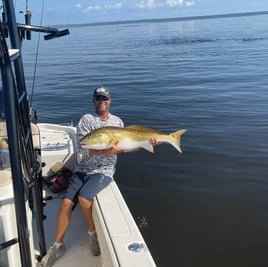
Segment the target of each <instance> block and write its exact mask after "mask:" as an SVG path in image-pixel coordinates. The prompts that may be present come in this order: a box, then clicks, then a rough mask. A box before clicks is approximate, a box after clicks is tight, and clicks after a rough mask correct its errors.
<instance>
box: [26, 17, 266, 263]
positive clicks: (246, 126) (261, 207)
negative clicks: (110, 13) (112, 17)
mask: <svg viewBox="0 0 268 267" xmlns="http://www.w3.org/2000/svg"><path fill="white" fill-rule="evenodd" d="M267 23H268V16H255V17H254V16H253V17H252V16H251V17H238V18H219V19H208V20H192V21H173V22H168V21H162V22H158V23H155V22H154V23H153V22H147V23H146V22H143V23H134V24H133V23H131V24H118V25H102V26H87V27H72V28H70V32H71V34H70V35H69V36H66V37H63V38H60V39H57V40H51V41H41V43H40V51H39V57H38V66H37V77H36V81H35V89H34V96H33V107H34V108H38V110H39V112H40V122H57V123H59V122H71V121H73V122H74V124H76V123H77V121H78V120H79V118H80V116H81V115H82V114H84V113H86V112H94V110H93V109H92V104H91V91H92V89H93V88H94V87H95V86H97V85H99V84H102V85H106V86H108V87H109V88H110V89H111V92H112V97H113V103H112V107H111V111H112V112H113V113H115V114H117V115H119V116H120V117H121V118H122V119H123V120H124V122H125V124H126V125H130V124H141V125H144V126H147V127H152V128H156V129H158V130H161V131H163V132H166V133H168V132H172V131H175V130H177V129H180V128H186V129H187V130H188V131H187V133H186V134H185V135H184V136H183V137H182V143H181V145H182V149H183V152H184V153H183V154H178V153H177V151H175V149H174V148H172V147H171V146H170V145H166V144H162V145H161V146H159V147H157V148H156V149H155V153H154V154H150V153H149V152H147V151H139V152H137V153H128V154H124V155H120V157H119V161H118V166H117V173H116V180H117V181H118V184H119V186H120V188H121V190H122V192H123V194H124V196H125V199H126V201H127V203H128V205H129V208H130V210H131V212H132V213H133V216H134V218H135V220H136V222H137V224H138V225H139V227H140V229H141V231H142V233H143V235H144V237H145V240H146V242H147V245H148V246H149V248H150V250H151V252H152V255H153V257H154V259H155V261H156V263H157V266H161V267H169V266H181V267H192V266H197V267H209V266H213V267H214V266H217V267H221V266H222V267H226V266H228V267H246V266H248V267H262V266H263V267H266V266H268V253H267V251H268V207H267V203H268V180H267V173H268V155H267V153H268V142H267V138H268V117H267V114H268V104H267V103H268V92H267V84H268V78H267V73H268V33H267ZM24 48H25V50H24V60H25V62H26V66H25V70H26V73H27V83H28V84H29V86H30V87H31V83H32V76H33V66H34V59H35V51H32V49H34V50H35V49H36V48H35V46H34V45H33V43H27V42H25V44H24ZM29 91H30V90H29ZM29 94H30V95H31V93H29Z"/></svg>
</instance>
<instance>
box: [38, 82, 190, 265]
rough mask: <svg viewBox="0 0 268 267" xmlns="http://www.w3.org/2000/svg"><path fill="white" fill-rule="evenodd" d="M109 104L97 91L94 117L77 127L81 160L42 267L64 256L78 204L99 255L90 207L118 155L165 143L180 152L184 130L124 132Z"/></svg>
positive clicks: (84, 118) (103, 91)
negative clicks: (171, 131)
mask: <svg viewBox="0 0 268 267" xmlns="http://www.w3.org/2000/svg"><path fill="white" fill-rule="evenodd" d="M111 102H112V100H111V97H110V92H109V90H108V88H106V87H98V88H96V89H95V90H94V93H93V103H94V105H95V110H96V115H91V114H85V115H83V116H82V118H81V119H80V121H79V123H78V126H77V135H78V138H79V140H80V144H81V148H80V152H81V153H82V160H81V162H80V163H79V165H78V166H77V168H76V170H75V173H74V175H73V176H72V177H71V179H70V183H69V186H68V189H67V191H66V193H65V196H64V199H63V201H62V204H61V207H60V209H59V215H58V228H57V233H56V239H55V243H54V244H53V246H52V247H50V248H49V250H48V252H47V254H46V255H45V256H44V257H43V259H42V261H41V266H43V267H50V266H52V265H53V264H54V263H55V261H56V260H57V259H58V258H59V257H60V256H62V255H63V254H64V253H65V246H64V243H63V239H64V234H65V232H66V230H67V227H68V225H69V222H70V219H71V213H72V208H73V206H74V205H75V203H76V202H77V201H78V202H79V204H80V206H81V208H82V211H83V214H84V216H85V218H86V221H87V223H88V235H89V241H90V249H91V252H92V254H93V255H94V256H98V255H99V254H100V248H99V244H98V239H97V234H96V231H95V225H94V221H93V217H92V203H93V198H94V196H96V195H97V194H98V193H99V192H100V191H101V190H102V189H104V188H105V187H106V186H108V185H109V183H110V182H111V181H112V179H113V175H114V172H115V165H116V161H117V154H118V153H121V152H125V151H134V150H138V149H140V148H144V149H146V150H148V151H150V152H153V147H154V146H155V145H156V144H160V143H161V142H168V143H170V144H172V145H173V146H174V147H175V148H176V149H177V150H178V151H180V152H181V150H180V136H181V135H182V134H183V133H184V132H185V130H180V131H177V132H175V133H172V134H170V135H165V134H163V133H161V132H159V131H156V130H152V129H148V128H145V127H141V126H137V125H133V126H129V127H126V128H124V124H123V122H122V120H121V119H120V118H119V117H117V116H115V115H113V114H111V113H110V112H109V107H110V104H111Z"/></svg>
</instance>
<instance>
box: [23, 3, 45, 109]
mask: <svg viewBox="0 0 268 267" xmlns="http://www.w3.org/2000/svg"><path fill="white" fill-rule="evenodd" d="M26 4H28V0H27V2H26ZM44 5H45V1H44V0H43V3H42V11H41V17H40V26H42V23H43V14H44ZM40 39H41V33H40V32H39V35H38V40H37V47H36V55H35V64H34V75H33V82H32V93H31V101H30V107H31V109H32V103H33V94H34V88H35V78H36V71H37V59H38V55H39V47H40Z"/></svg>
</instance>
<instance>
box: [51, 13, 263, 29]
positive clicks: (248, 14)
mask: <svg viewBox="0 0 268 267" xmlns="http://www.w3.org/2000/svg"><path fill="white" fill-rule="evenodd" d="M259 15H268V11H255V12H241V13H228V14H217V15H202V16H189V17H188V16H187V17H171V18H151V19H135V20H118V21H103V22H88V23H87V22H86V23H74V24H68V23H67V24H57V25H52V26H54V27H70V28H72V27H88V26H103V25H118V24H136V23H151V22H153V23H157V22H172V21H187V20H202V19H218V18H228V17H244V16H259Z"/></svg>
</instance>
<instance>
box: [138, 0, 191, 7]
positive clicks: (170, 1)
mask: <svg viewBox="0 0 268 267" xmlns="http://www.w3.org/2000/svg"><path fill="white" fill-rule="evenodd" d="M194 4H195V2H194V0H166V1H165V2H161V1H159V2H157V1H155V0H142V1H140V2H139V3H137V4H136V7H137V8H141V9H146V8H147V9H152V8H161V7H176V6H192V5H194Z"/></svg>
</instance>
